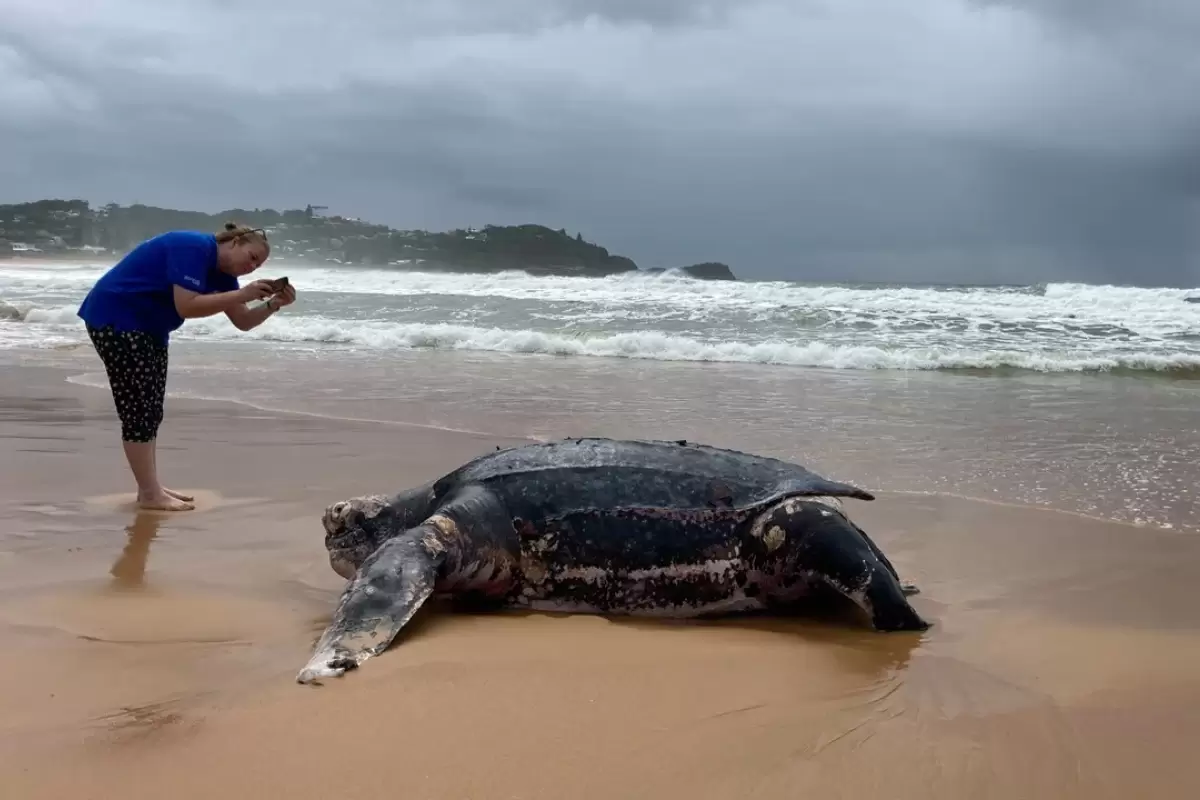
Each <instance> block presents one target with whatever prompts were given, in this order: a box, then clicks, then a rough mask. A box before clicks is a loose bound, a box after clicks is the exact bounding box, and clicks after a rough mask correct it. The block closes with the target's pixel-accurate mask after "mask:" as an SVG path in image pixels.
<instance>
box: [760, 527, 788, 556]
mask: <svg viewBox="0 0 1200 800" xmlns="http://www.w3.org/2000/svg"><path fill="white" fill-rule="evenodd" d="M785 541H787V534H786V533H784V532H783V528H781V527H779V526H778V525H772V526H771V527H770V528H767V532H766V533H765V534H763V544H764V545H766V547H767V552H768V553H773V552H775V551H776V550H778V549H779V548H780V547H782V546H783V543H784V542H785Z"/></svg>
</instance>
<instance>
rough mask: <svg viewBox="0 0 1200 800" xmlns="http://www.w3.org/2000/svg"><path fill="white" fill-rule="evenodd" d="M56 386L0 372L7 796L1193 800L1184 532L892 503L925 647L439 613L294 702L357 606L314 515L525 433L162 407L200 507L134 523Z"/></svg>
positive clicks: (17, 371)
mask: <svg viewBox="0 0 1200 800" xmlns="http://www.w3.org/2000/svg"><path fill="white" fill-rule="evenodd" d="M66 374H68V373H66V372H61V371H58V370H54V369H49V368H26V367H5V368H2V369H0V440H2V446H3V448H4V452H5V453H6V454H11V455H6V458H5V459H4V460H3V463H2V464H0V487H2V489H0V492H2V494H0V631H2V634H3V637H4V642H5V644H6V646H5V647H4V648H3V649H2V650H0V796H2V797H4V798H9V797H11V798H64V797H74V798H90V797H96V798H108V797H123V798H142V797H146V798H151V797H153V798H162V797H171V798H192V797H197V798H200V797H204V798H209V797H214V796H218V793H224V794H225V795H226V796H234V797H249V796H254V795H255V794H263V795H264V796H276V795H282V793H284V792H286V793H287V796H288V797H291V798H326V797H334V796H337V797H341V796H356V795H357V796H363V795H366V796H399V797H404V798H406V800H407V799H408V798H414V799H415V798H468V797H469V798H610V797H630V798H632V797H647V798H650V797H653V798H675V797H680V798H683V797H688V798H730V797H739V798H751V797H753V798H795V797H802V796H807V795H810V794H811V795H812V796H820V797H825V798H863V797H881V796H886V797H889V798H947V799H949V798H954V800H961V798H965V797H968V796H973V797H981V798H1023V799H1024V800H1032V799H1033V798H1109V797H1111V798H1118V797H1120V798H1125V797H1131V796H1137V797H1154V798H1190V797H1194V796H1197V795H1198V794H1200V765H1197V764H1196V763H1195V759H1194V758H1192V754H1193V753H1194V751H1195V750H1196V746H1197V745H1198V744H1200V603H1197V602H1196V591H1195V588H1194V587H1195V580H1194V577H1193V576H1194V572H1195V570H1196V568H1197V566H1198V565H1200V537H1197V536H1196V535H1195V534H1193V533H1190V532H1180V531H1163V530H1159V529H1155V528H1149V527H1133V526H1127V525H1122V524H1117V523H1111V522H1103V521H1098V520H1093V519H1089V518H1086V517H1081V516H1077V515H1071V514H1065V513H1060V512H1053V511H1046V510H1034V509H1030V508H1021V507H1015V506H1006V505H1000V504H992V503H983V502H979V501H972V500H965V499H958V498H953V497H946V496H935V495H915V494H895V493H883V494H881V495H880V496H879V499H878V500H877V501H876V502H874V503H855V504H853V505H852V506H851V509H852V511H853V513H854V515H855V518H856V519H857V520H858V521H859V522H860V524H862V525H863V526H864V527H866V528H867V529H868V530H869V531H870V532H871V533H872V535H873V536H875V538H876V539H877V541H878V542H879V543H880V545H881V546H882V547H883V548H884V549H885V550H886V551H887V552H888V554H889V556H891V558H892V560H893V561H894V562H895V564H896V566H897V568H898V569H899V570H900V571H901V573H902V574H903V575H904V577H906V578H910V579H912V580H915V581H916V582H917V583H918V584H919V585H920V586H921V589H922V594H920V595H918V596H917V597H915V598H914V604H915V605H916V606H917V607H918V609H919V610H920V611H921V612H922V613H923V614H924V615H926V616H927V617H929V618H930V619H931V620H932V621H933V622H934V627H933V628H932V629H930V630H929V631H928V632H926V633H924V634H921V635H908V634H892V635H880V634H874V633H871V632H869V631H867V630H864V629H863V628H862V627H861V626H860V625H859V624H858V622H857V619H856V617H855V616H854V615H853V614H852V613H839V612H838V611H830V612H828V613H824V614H817V615H813V616H811V617H806V618H794V619H786V620H764V619H755V620H746V619H743V620H729V621H724V622H719V623H702V624H686V623H667V622H653V623H651V622H633V621H627V620H619V619H613V620H605V619H600V618H595V617H560V616H553V615H544V614H528V615H522V614H516V613H511V614H509V613H505V614H487V615H482V614H480V615H468V614H450V613H448V612H447V611H446V610H445V609H439V608H436V607H431V608H429V609H427V610H426V611H424V612H422V613H421V614H419V615H418V618H417V620H416V621H415V623H414V624H413V625H412V626H410V628H408V629H407V630H406V632H405V634H403V635H402V636H401V637H400V640H399V641H398V642H397V644H396V646H394V647H393V648H392V649H391V650H390V651H388V652H387V653H385V654H384V655H382V656H380V657H377V658H375V659H371V660H370V661H368V662H367V663H366V664H365V665H364V667H363V668H362V669H361V670H358V671H356V672H352V673H349V674H348V675H347V676H346V677H345V678H343V679H341V680H336V681H332V682H330V683H328V684H326V685H325V686H321V687H307V686H299V685H297V684H295V683H294V677H295V674H296V672H297V671H298V670H299V669H300V667H301V666H303V664H304V662H305V661H306V660H307V657H308V655H309V653H310V649H311V647H312V645H313V643H314V641H315V639H316V637H317V636H318V635H319V634H320V631H321V630H322V628H323V627H324V625H325V623H326V622H327V620H328V618H329V615H330V613H331V611H332V608H333V605H334V602H335V600H336V597H337V594H338V591H339V589H340V587H341V584H342V581H341V580H340V579H339V578H338V577H337V576H336V575H334V574H333V573H332V571H331V570H330V569H329V567H328V565H327V562H326V560H325V554H324V550H323V547H322V540H321V528H320V525H319V522H318V517H319V513H320V510H321V509H322V508H323V507H324V506H325V505H326V504H327V503H329V502H332V501H334V500H337V499H341V498H342V497H345V496H348V495H353V494H359V493H363V492H368V491H391V490H394V489H396V488H399V487H401V486H405V485H410V484H413V483H417V482H420V481H422V480H425V479H427V478H429V477H431V476H433V475H436V474H438V473H440V472H442V471H444V470H446V469H448V468H450V467H452V466H454V465H456V464H458V463H459V462H461V461H462V460H464V459H466V458H469V457H471V456H473V455H475V454H477V453H481V452H484V451H486V450H489V449H492V448H494V447H495V446H497V445H501V446H504V445H507V444H511V443H515V442H516V441H517V440H513V439H503V438H498V437H489V436H482V435H472V434H463V433H452V432H446V431H437V430H430V429H425V428H421V427H413V426H386V425H378V424H374V423H365V422H363V423H355V422H342V421H333V420H328V419H323V418H320V417H315V416H291V415H287V414H281V413H273V412H261V411H256V410H253V409H250V408H248V407H244V406H238V405H234V404H225V403H213V402H199V401H188V400H176V399H172V400H169V401H168V410H167V422H166V426H165V428H164V431H163V437H164V438H163V441H162V443H161V444H160V448H159V460H160V468H161V470H162V472H163V475H164V477H165V479H166V480H167V482H168V484H169V485H171V486H173V487H174V488H178V489H187V490H194V491H195V492H196V494H197V499H198V506H199V508H198V510H197V511H195V512H188V513H185V514H177V515H167V514H161V513H145V512H144V513H139V512H137V511H135V510H133V509H132V508H131V507H130V505H129V503H130V501H131V499H132V496H131V494H129V486H128V480H129V479H128V477H127V471H126V468H125V466H124V464H123V463H122V461H121V454H120V449H119V443H118V434H117V424H116V420H115V418H113V416H112V412H111V400H110V399H109V398H108V396H107V394H106V393H105V392H103V391H97V390H95V389H91V388H87V387H83V386H76V385H71V384H67V383H65V382H64V380H63V379H64V377H65V375H66ZM268 793H269V794H268ZM368 793H369V794H368Z"/></svg>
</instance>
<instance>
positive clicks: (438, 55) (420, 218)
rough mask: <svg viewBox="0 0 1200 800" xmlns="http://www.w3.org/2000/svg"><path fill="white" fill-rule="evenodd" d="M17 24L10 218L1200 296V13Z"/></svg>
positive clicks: (494, 15)
mask: <svg viewBox="0 0 1200 800" xmlns="http://www.w3.org/2000/svg"><path fill="white" fill-rule="evenodd" d="M1130 5H1135V6H1137V10H1130V9H1129V8H1128V7H1129V6H1130ZM0 14H4V16H5V20H6V23H5V26H3V29H0V102H2V103H3V107H4V108H5V113H4V114H3V115H0V147H3V149H4V152H5V154H6V155H5V157H4V159H3V160H0V193H2V194H3V195H4V196H3V197H0V201H10V200H20V199H28V198H32V197H41V196H46V195H58V196H63V195H66V196H85V197H88V198H89V199H93V200H95V201H97V202H106V201H109V200H114V201H117V202H123V203H124V202H135V201H140V202H147V203H158V204H162V205H174V206H180V207H201V208H213V209H215V208H221V207H231V206H253V205H260V206H266V205H272V206H277V207H278V206H296V205H303V204H304V203H306V202H312V203H322V204H326V205H329V206H330V207H331V209H333V210H335V211H340V212H342V213H346V214H353V215H359V216H363V217H367V218H371V219H376V220H380V221H386V222H389V223H392V224H396V225H400V226H421V227H434V228H444V227H452V226H459V225H468V224H480V223H484V222H494V223H507V222H522V221H538V222H542V223H544V224H547V225H550V226H552V227H555V228H558V227H566V228H567V229H569V230H571V231H572V232H574V231H577V230H582V232H583V233H584V235H585V236H587V237H588V238H591V239H593V240H596V241H600V242H601V243H603V244H605V245H606V246H608V247H609V248H610V249H612V250H613V251H615V252H620V253H625V254H628V255H630V256H632V257H634V258H635V259H636V260H637V261H638V262H639V263H641V264H642V265H644V266H653V265H666V264H677V263H688V262H692V261H699V260H709V259H719V260H724V261H728V262H729V263H731V264H732V265H733V266H734V267H735V269H736V270H738V271H739V272H740V273H742V274H745V275H759V276H788V277H800V278H804V277H814V278H831V277H846V278H852V279H882V280H902V279H910V280H977V281H995V280H1000V281H1034V280H1052V279H1090V280H1113V281H1141V282H1166V283H1180V282H1182V283H1195V282H1200V263H1198V256H1197V253H1198V248H1197V239H1198V237H1197V234H1196V232H1195V231H1196V230H1197V226H1198V225H1200V218H1198V217H1200V214H1198V209H1197V198H1198V196H1200V186H1197V182H1198V180H1200V158H1198V157H1200V148H1198V147H1197V144H1196V142H1197V141H1200V101H1197V100H1196V93H1195V87H1196V86H1197V85H1200V57H1198V56H1197V51H1196V48H1195V42H1196V38H1195V36H1190V37H1189V35H1188V34H1187V33H1186V32H1187V31H1189V30H1193V31H1194V30H1195V27H1194V26H1195V22H1196V20H1197V18H1198V15H1197V14H1196V13H1195V12H1194V11H1193V10H1192V6H1191V4H1189V3H1186V2H1180V3H1168V2H1166V1H1165V0H1157V2H1148V3H1138V4H1125V3H1117V2H1116V0H1099V2H1091V3H1072V2H1068V0H1057V1H1055V0H1047V2H1040V3H1039V2H1035V1H1034V0H1008V1H1007V2H1000V0H925V2H912V3H883V4H880V3H876V2H867V0H838V2H833V1H832V0H829V2H824V1H823V0H788V1H785V0H777V1H772V0H758V1H757V2H756V1H755V0H713V1H712V2H683V0H670V1H669V2H668V1H667V0H658V1H657V2H634V0H607V1H606V0H489V1H488V2H484V1H483V0H439V2H438V3H427V2H420V3H418V2H415V0H401V1H400V2H392V3H383V2H365V0H343V2H341V3H339V4H337V6H336V9H335V8H332V7H330V6H329V5H328V4H327V3H323V2H322V3H318V2H316V0H298V2H294V3H288V4H282V3H279V4H276V3H268V2H266V0H251V1H250V2H243V3H236V4H234V3H230V2H224V1H223V0H207V2H201V1H198V0H197V1H194V2H182V1H181V0H156V1H155V2H151V0H122V2H113V3H107V4H103V5H101V4H92V3H88V2H83V0H60V2H56V3H54V4H45V5H41V4H35V3H34V2H32V0H21V2H17V0H0Z"/></svg>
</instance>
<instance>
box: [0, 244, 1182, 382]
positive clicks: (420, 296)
mask: <svg viewBox="0 0 1200 800" xmlns="http://www.w3.org/2000/svg"><path fill="white" fill-rule="evenodd" d="M281 269H284V271H286V273H287V274H289V276H290V277H291V279H292V282H293V283H294V284H295V285H296V286H297V287H298V289H299V291H300V295H301V302H299V303H297V305H296V306H295V307H293V308H292V309H290V310H289V311H288V312H287V313H285V314H282V315H280V316H278V317H276V318H273V319H272V320H270V321H269V322H268V323H267V324H265V325H263V326H262V327H261V328H258V329H256V330H254V331H251V332H250V333H242V332H239V331H237V330H235V329H234V328H233V326H232V325H230V324H229V323H228V321H227V320H225V319H224V317H211V318H206V319H198V320H190V321H189V322H188V323H187V324H186V325H185V326H184V327H183V328H182V329H181V330H180V331H179V332H177V333H176V334H175V338H176V339H177V340H191V341H195V342H203V341H221V342H234V341H247V340H248V341H250V342H256V341H257V342H259V343H264V342H273V343H296V344H307V345H311V346H314V347H319V348H353V349H359V350H367V351H370V350H394V349H447V350H473V351H490V352H498V353H523V354H541V355H548V356H591V357H605V358H628V359H650V360H661V361H706V362H733V363H749V364H768V365H786V366H797V367H828V368H838V369H859V370H868V369H889V370H1003V369H1014V370H1037V371H1044V372H1091V371H1108V370H1119V371H1142V372H1154V373H1168V374H1172V375H1188V374H1190V373H1193V372H1195V373H1197V374H1200V303H1188V302H1184V301H1185V299H1186V298H1188V297H1191V296H1193V295H1195V294H1197V293H1196V292H1192V291H1188V290H1182V289H1154V288H1134V287H1119V286H1093V285H1086V284H1067V283H1052V284H1046V285H1038V286H1010V287H953V286H948V287H947V286H935V287H929V286H925V287H921V286H882V285H879V286H876V285H828V284H827V285H805V284H798V283H787V282H755V281H739V282H733V283H731V282H717V281H702V280H697V279H694V278H691V277H689V276H686V275H683V274H678V273H671V272H667V273H660V274H654V275H637V274H634V275H621V276H615V277H611V278H595V279H590V278H556V277H545V276H531V275H528V274H525V273H521V272H510V273H501V274H496V275H482V276H481V275H455V274H443V273H419V272H408V271H403V270H391V269H377V268H345V267H341V268H324V267H294V266H291V265H288V266H287V267H286V268H281ZM101 271H102V267H99V266H95V267H88V266H79V265H71V266H62V265H47V266H46V267H45V268H43V267H42V266H40V265H39V266H36V267H28V266H23V267H9V268H0V346H7V347H14V346H16V347H37V346H59V345H61V344H63V343H64V342H67V341H72V340H73V341H76V342H78V341H86V335H85V334H84V333H83V329H82V322H81V321H80V320H79V319H78V317H77V316H76V315H75V310H76V309H77V308H78V302H79V300H80V299H82V297H83V294H84V292H86V291H87V289H88V287H90V285H91V283H92V282H93V281H94V280H95V279H96V277H98V275H99V274H100V272H101ZM273 274H274V273H273Z"/></svg>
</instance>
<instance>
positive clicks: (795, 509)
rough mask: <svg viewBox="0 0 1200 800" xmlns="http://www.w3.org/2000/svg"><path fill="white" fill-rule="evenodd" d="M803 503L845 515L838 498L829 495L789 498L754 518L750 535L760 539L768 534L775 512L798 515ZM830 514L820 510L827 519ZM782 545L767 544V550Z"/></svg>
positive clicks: (780, 543)
mask: <svg viewBox="0 0 1200 800" xmlns="http://www.w3.org/2000/svg"><path fill="white" fill-rule="evenodd" d="M805 503H819V504H820V505H823V506H826V507H827V508H830V509H833V511H836V512H837V513H838V514H841V515H842V516H845V514H846V510H845V506H844V505H843V503H842V499H841V498H840V497H832V496H830V495H823V494H822V495H802V496H797V497H789V498H787V499H786V500H784V501H783V502H781V503H777V504H775V505H773V506H768V507H767V508H765V509H763V511H762V513H760V514H759V515H758V517H757V518H755V520H754V524H753V525H751V526H750V535H751V536H753V537H754V538H756V539H762V538H763V537H764V536H766V535H768V533H769V532H768V531H767V530H766V527H767V522H769V521H770V519H771V517H773V516H774V515H775V512H777V511H782V512H783V513H784V514H787V515H788V516H789V517H790V516H792V515H793V514H796V513H799V511H800V510H801V509H802V508H804V504H805ZM831 513H833V512H831V511H826V510H824V509H822V510H821V514H822V516H826V517H827V516H830V514H831ZM782 544H783V542H782V541H780V542H779V544H777V545H775V546H774V547H771V546H770V545H769V544H768V549H769V550H774V549H776V548H777V547H779V546H780V545H782Z"/></svg>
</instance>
